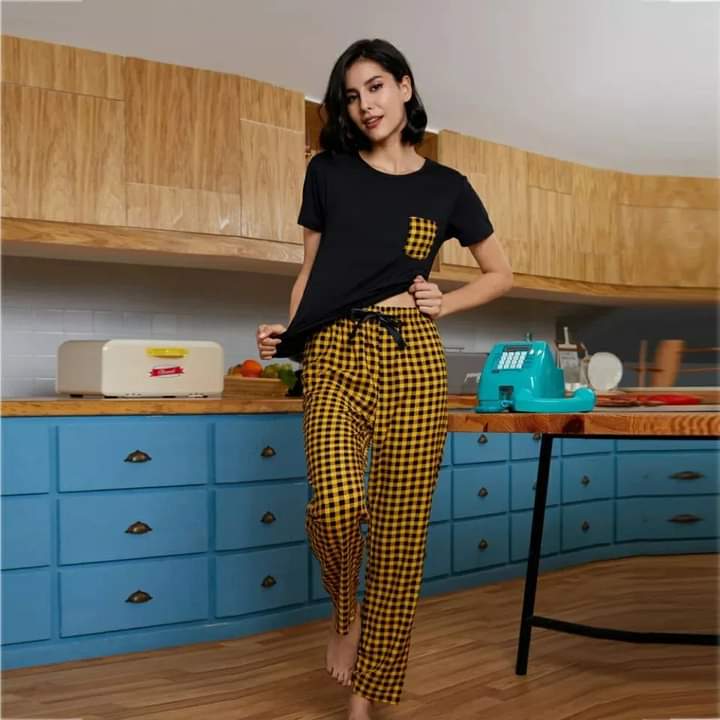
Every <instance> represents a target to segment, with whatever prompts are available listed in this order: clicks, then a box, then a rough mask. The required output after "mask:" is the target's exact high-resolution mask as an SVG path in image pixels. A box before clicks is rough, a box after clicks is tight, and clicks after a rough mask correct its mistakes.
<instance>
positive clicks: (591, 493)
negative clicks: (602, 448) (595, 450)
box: [562, 455, 615, 503]
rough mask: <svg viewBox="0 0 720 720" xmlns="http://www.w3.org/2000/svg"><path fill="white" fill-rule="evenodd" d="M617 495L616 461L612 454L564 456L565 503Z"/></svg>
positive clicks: (563, 486) (563, 496)
mask: <svg viewBox="0 0 720 720" xmlns="http://www.w3.org/2000/svg"><path fill="white" fill-rule="evenodd" d="M614 495H615V462H614V458H613V456H612V455H590V456H584V457H571V458H563V460H562V500H563V502H564V503H574V502H583V501H585V500H600V499H602V498H611V497H613V496H614Z"/></svg>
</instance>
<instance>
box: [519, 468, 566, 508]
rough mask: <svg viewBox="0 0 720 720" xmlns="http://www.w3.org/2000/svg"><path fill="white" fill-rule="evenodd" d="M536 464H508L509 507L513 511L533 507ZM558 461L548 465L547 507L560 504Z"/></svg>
mask: <svg viewBox="0 0 720 720" xmlns="http://www.w3.org/2000/svg"><path fill="white" fill-rule="evenodd" d="M537 467H538V464H537V462H536V461H535V462H533V461H532V460H528V461H527V462H514V463H511V464H510V475H511V478H512V479H511V481H510V507H511V508H512V509H513V510H526V509H527V508H531V507H533V505H535V482H536V480H537ZM560 467H561V466H560V461H559V460H554V461H553V462H551V463H550V480H549V482H548V494H547V505H548V506H550V505H559V504H560V477H561V473H560Z"/></svg>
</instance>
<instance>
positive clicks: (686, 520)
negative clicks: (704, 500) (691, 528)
mask: <svg viewBox="0 0 720 720" xmlns="http://www.w3.org/2000/svg"><path fill="white" fill-rule="evenodd" d="M701 521H702V518H701V517H698V516H697V515H691V514H690V513H684V514H680V515H674V516H673V517H671V518H668V522H671V523H678V525H692V524H694V523H696V522H701Z"/></svg>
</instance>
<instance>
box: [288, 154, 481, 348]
mask: <svg viewBox="0 0 720 720" xmlns="http://www.w3.org/2000/svg"><path fill="white" fill-rule="evenodd" d="M298 224H300V225H303V226H304V227H307V228H310V229H311V230H316V231H319V232H321V233H322V236H321V238H320V245H319V248H318V251H317V255H316V256H315V260H314V262H313V266H312V270H311V271H310V276H309V278H308V281H307V285H306V286H305V291H304V293H303V296H302V299H301V300H300V304H299V306H298V309H297V312H296V313H295V316H294V317H293V320H292V322H291V323H290V325H289V326H288V328H287V330H286V331H285V332H284V333H282V335H280V336H279V337H280V339H281V342H280V343H279V344H278V345H277V352H276V356H277V357H292V358H294V359H298V360H299V359H301V358H302V350H303V347H304V345H305V341H306V340H307V339H308V337H309V336H310V335H311V334H312V333H313V332H316V331H317V330H319V329H320V328H322V327H323V326H324V325H327V324H328V323H330V322H332V321H333V320H335V319H337V318H338V317H341V316H343V315H345V314H346V313H347V311H349V309H350V308H352V307H363V306H366V305H372V304H373V303H377V302H380V301H381V300H385V299H386V298H389V297H391V296H392V295H396V294H398V293H401V292H405V291H406V290H408V288H409V287H410V285H411V284H412V282H413V279H414V278H415V276H416V275H422V276H423V277H425V278H426V279H427V278H428V276H429V274H430V269H431V267H432V263H433V260H434V258H435V255H436V254H437V252H438V250H439V249H440V246H441V245H442V244H443V242H445V240H447V239H448V238H452V237H455V238H457V239H458V241H459V242H460V244H461V245H472V244H474V243H477V242H479V241H481V240H484V239H485V238H487V237H489V236H490V235H491V234H492V232H493V227H492V224H491V223H490V219H489V217H488V214H487V211H486V210H485V207H484V205H483V203H482V201H481V200H480V198H479V197H478V195H477V193H476V192H475V190H474V189H473V187H472V185H470V182H469V181H468V179H467V177H465V176H464V175H463V174H462V173H460V172H458V171H457V170H455V169H453V168H450V167H448V166H446V165H442V164H440V163H438V162H435V161H434V160H430V159H429V158H428V159H426V160H425V164H424V165H423V166H422V167H421V168H420V169H419V170H416V171H414V172H411V173H406V174H403V175H393V174H391V173H386V172H383V171H381V170H376V169H375V168H373V167H372V166H371V165H369V164H368V163H367V162H366V161H365V160H363V159H362V158H361V157H360V155H359V154H358V153H352V154H347V153H335V152H331V151H324V152H321V153H318V154H317V155H315V156H314V157H313V158H312V159H311V160H310V162H309V163H308V166H307V171H306V175H305V183H304V186H303V198H302V205H301V208H300V214H299V216H298Z"/></svg>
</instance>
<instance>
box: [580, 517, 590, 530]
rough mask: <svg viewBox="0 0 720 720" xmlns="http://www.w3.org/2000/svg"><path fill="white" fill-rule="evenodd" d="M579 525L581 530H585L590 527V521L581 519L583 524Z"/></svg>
mask: <svg viewBox="0 0 720 720" xmlns="http://www.w3.org/2000/svg"><path fill="white" fill-rule="evenodd" d="M580 527H581V528H582V531H583V532H587V531H588V530H589V529H590V523H589V522H588V521H587V520H583V524H582V525H581V526H580Z"/></svg>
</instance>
